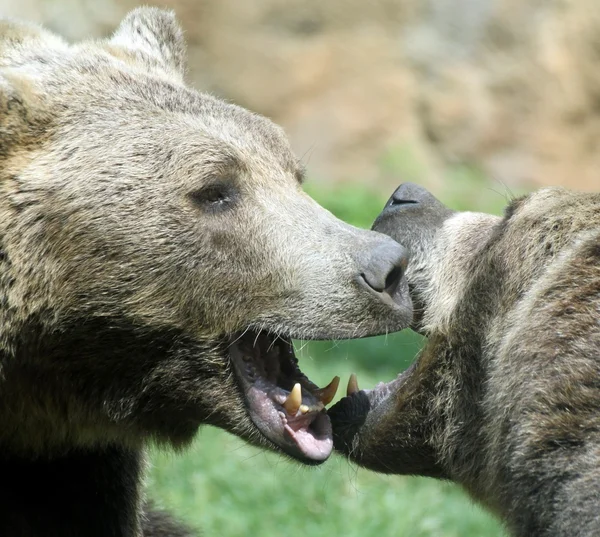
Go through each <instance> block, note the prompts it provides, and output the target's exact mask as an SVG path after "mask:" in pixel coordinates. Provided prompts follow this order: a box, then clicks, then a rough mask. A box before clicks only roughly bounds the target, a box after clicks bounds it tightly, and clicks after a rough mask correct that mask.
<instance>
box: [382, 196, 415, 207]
mask: <svg viewBox="0 0 600 537" xmlns="http://www.w3.org/2000/svg"><path fill="white" fill-rule="evenodd" d="M417 203H419V202H418V201H417V200H411V199H403V198H396V197H392V199H391V200H390V203H389V205H390V207H391V206H392V205H416V204H417Z"/></svg>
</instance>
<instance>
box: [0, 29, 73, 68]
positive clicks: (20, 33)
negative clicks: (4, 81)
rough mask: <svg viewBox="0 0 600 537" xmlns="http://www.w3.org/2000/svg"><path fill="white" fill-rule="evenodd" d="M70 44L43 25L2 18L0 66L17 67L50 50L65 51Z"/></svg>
mask: <svg viewBox="0 0 600 537" xmlns="http://www.w3.org/2000/svg"><path fill="white" fill-rule="evenodd" d="M68 47H69V45H68V44H67V43H66V42H65V41H64V40H63V39H62V38H60V37H58V36H57V35H54V34H52V33H51V32H49V31H47V30H44V29H43V28H42V27H40V26H37V25H35V24H30V23H27V22H22V21H18V20H12V19H0V67H16V66H18V65H21V64H23V63H25V62H27V61H28V60H29V58H31V57H40V56H42V54H43V53H46V52H48V51H60V52H61V53H64V51H65V49H68Z"/></svg>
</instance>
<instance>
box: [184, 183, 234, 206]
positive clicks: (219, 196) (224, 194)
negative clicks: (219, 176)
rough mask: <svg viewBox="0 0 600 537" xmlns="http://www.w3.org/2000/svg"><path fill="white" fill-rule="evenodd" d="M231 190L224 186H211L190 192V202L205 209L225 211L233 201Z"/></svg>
mask: <svg viewBox="0 0 600 537" xmlns="http://www.w3.org/2000/svg"><path fill="white" fill-rule="evenodd" d="M234 195H235V193H234V191H233V188H232V187H231V186H229V185H225V184H213V185H207V186H205V187H202V188H200V189H198V190H194V191H193V192H190V194H189V196H190V198H191V199H192V201H193V202H194V203H195V204H196V205H198V206H201V207H204V208H207V209H225V208H226V207H228V206H230V205H231V203H232V202H233V199H234Z"/></svg>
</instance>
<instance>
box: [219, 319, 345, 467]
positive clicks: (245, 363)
mask: <svg viewBox="0 0 600 537" xmlns="http://www.w3.org/2000/svg"><path fill="white" fill-rule="evenodd" d="M228 349H229V357H230V360H231V364H232V368H233V371H234V372H235V375H236V377H237V380H238V385H239V386H240V389H241V391H242V394H243V397H244V400H245V403H246V407H247V410H248V415H249V416H250V419H251V420H252V422H253V423H254V425H255V426H256V428H257V429H258V430H259V431H260V432H261V433H262V435H263V436H264V437H266V438H267V439H268V440H269V441H270V442H271V443H272V444H274V445H275V446H276V447H278V448H279V449H281V450H282V451H284V452H285V453H286V454H288V455H290V456H291V457H294V458H295V459H298V460H300V461H302V462H305V463H307V464H318V463H320V462H323V461H325V460H326V459H327V458H328V457H329V455H330V454H331V451H332V449H333V434H332V430H331V423H330V421H329V417H328V416H327V413H326V410H325V405H327V404H329V403H330V402H331V400H332V399H333V396H334V395H335V391H336V389H337V386H338V382H339V378H337V377H336V378H335V379H334V380H333V381H332V382H331V384H330V385H329V386H327V387H326V388H323V389H319V388H318V387H317V386H316V385H315V384H314V383H312V382H311V381H310V380H309V379H308V378H307V377H306V376H305V375H304V374H303V373H302V371H300V368H299V367H298V360H297V359H296V357H295V355H294V351H293V348H292V345H291V343H290V341H289V340H286V339H282V338H281V337H279V336H274V335H272V334H270V333H268V332H265V331H258V332H257V331H252V330H247V331H245V332H243V333H242V334H236V335H234V336H232V337H231V338H230V342H229V347H228Z"/></svg>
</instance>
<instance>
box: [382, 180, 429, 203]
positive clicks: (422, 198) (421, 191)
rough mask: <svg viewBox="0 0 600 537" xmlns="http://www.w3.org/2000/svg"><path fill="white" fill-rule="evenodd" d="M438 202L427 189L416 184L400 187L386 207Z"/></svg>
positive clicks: (405, 184)
mask: <svg viewBox="0 0 600 537" xmlns="http://www.w3.org/2000/svg"><path fill="white" fill-rule="evenodd" d="M432 201H437V200H436V199H435V198H434V197H433V196H432V195H431V194H430V193H429V192H428V191H427V190H426V189H425V188H423V187H422V186H419V185H415V184H414V183H404V184H402V185H400V186H399V187H398V188H397V189H396V191H395V192H394V193H393V194H392V197H391V198H390V199H389V200H388V202H387V203H386V207H395V206H398V205H419V204H422V203H428V202H429V203H431V202H432Z"/></svg>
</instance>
